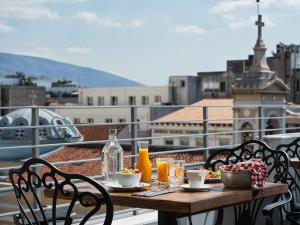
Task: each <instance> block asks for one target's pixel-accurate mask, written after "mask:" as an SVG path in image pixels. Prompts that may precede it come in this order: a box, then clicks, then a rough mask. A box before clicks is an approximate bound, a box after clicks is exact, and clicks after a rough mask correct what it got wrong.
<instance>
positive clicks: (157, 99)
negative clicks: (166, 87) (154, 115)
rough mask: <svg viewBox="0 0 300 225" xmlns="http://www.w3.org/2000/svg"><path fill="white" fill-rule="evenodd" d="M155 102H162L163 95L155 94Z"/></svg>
mask: <svg viewBox="0 0 300 225" xmlns="http://www.w3.org/2000/svg"><path fill="white" fill-rule="evenodd" d="M154 102H155V103H161V96H160V95H155V97H154Z"/></svg>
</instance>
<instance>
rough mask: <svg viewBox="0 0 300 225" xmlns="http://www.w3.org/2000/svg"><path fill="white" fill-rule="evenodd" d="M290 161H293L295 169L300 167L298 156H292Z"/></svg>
mask: <svg viewBox="0 0 300 225" xmlns="http://www.w3.org/2000/svg"><path fill="white" fill-rule="evenodd" d="M290 161H291V162H292V163H293V165H294V167H295V169H297V170H299V169H300V161H299V159H298V158H291V159H290Z"/></svg>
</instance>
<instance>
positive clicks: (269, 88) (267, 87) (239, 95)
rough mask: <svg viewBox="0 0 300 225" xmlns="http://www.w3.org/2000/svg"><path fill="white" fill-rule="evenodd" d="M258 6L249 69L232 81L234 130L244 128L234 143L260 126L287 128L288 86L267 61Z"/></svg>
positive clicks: (248, 136)
mask: <svg viewBox="0 0 300 225" xmlns="http://www.w3.org/2000/svg"><path fill="white" fill-rule="evenodd" d="M257 9H258V19H257V21H256V23H255V25H256V26H257V28H258V29H257V41H256V44H255V46H254V48H253V49H254V55H253V63H252V65H251V67H250V68H249V71H246V72H245V73H243V74H242V75H239V76H236V77H235V79H234V82H233V84H232V92H233V98H234V109H233V110H234V118H238V119H237V120H234V130H236V131H243V132H241V133H237V134H236V135H235V143H241V142H243V141H246V140H249V139H253V138H256V137H258V136H259V132H258V131H257V130H259V129H264V130H265V131H264V132H263V133H262V135H267V134H273V133H282V132H285V124H286V123H285V119H284V118H283V117H284V116H285V111H284V109H283V107H282V106H283V105H285V104H286V94H287V93H288V91H289V88H288V87H287V86H286V85H285V83H284V82H283V81H282V80H281V79H279V78H278V77H277V75H276V74H275V72H273V71H271V70H270V67H269V66H268V64H267V59H266V50H267V49H266V47H265V45H264V42H263V39H262V28H263V26H264V22H263V20H262V15H261V14H260V13H259V0H257ZM258 105H261V107H258ZM277 106H278V107H277ZM259 118H261V119H259ZM268 129H270V130H269V131H268ZM271 129H280V131H271Z"/></svg>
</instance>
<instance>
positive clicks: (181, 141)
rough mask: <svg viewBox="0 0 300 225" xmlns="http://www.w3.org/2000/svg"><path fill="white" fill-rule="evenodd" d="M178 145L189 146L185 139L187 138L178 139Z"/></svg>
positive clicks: (187, 140)
mask: <svg viewBox="0 0 300 225" xmlns="http://www.w3.org/2000/svg"><path fill="white" fill-rule="evenodd" d="M179 143H180V145H181V146H189V145H190V141H189V138H187V137H182V138H180V141H179Z"/></svg>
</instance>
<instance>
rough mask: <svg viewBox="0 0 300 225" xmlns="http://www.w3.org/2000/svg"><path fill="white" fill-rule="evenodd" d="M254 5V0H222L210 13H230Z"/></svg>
mask: <svg viewBox="0 0 300 225" xmlns="http://www.w3.org/2000/svg"><path fill="white" fill-rule="evenodd" d="M253 5H254V1H253V0H220V1H219V2H218V3H217V4H216V5H214V6H213V7H212V8H211V9H210V10H209V12H210V13H228V12H232V11H235V10H237V9H241V8H249V7H251V6H253Z"/></svg>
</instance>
